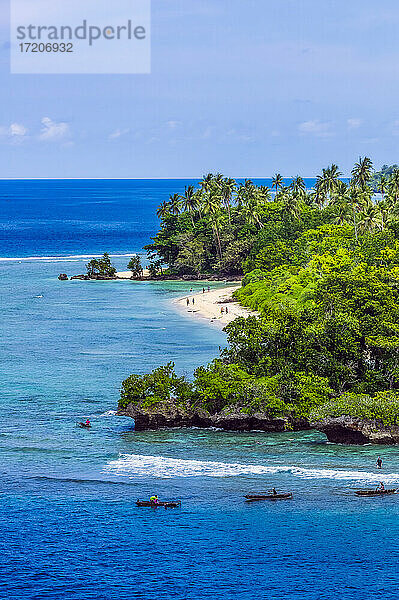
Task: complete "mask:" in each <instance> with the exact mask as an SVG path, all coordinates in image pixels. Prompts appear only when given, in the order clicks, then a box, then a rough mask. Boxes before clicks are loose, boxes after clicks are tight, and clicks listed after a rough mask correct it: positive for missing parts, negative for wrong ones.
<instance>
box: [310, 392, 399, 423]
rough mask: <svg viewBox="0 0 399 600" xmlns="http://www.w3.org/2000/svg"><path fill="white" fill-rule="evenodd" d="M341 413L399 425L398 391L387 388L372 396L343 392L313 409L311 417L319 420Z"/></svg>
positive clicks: (338, 415) (337, 415)
mask: <svg viewBox="0 0 399 600" xmlns="http://www.w3.org/2000/svg"><path fill="white" fill-rule="evenodd" d="M341 415H349V416H351V417H355V418H359V419H364V420H367V421H380V422H382V423H383V425H385V426H388V427H389V426H392V425H399V393H398V392H394V391H392V390H390V391H389V390H388V391H385V392H378V393H377V394H376V395H375V396H374V397H370V396H368V395H366V394H352V393H348V394H343V395H342V396H340V397H339V398H337V399H335V400H333V401H332V402H327V403H325V404H323V405H322V406H320V407H318V408H317V409H315V411H314V412H313V413H312V418H314V419H317V420H319V419H325V418H326V417H340V416H341Z"/></svg>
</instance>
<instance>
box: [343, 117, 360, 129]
mask: <svg viewBox="0 0 399 600" xmlns="http://www.w3.org/2000/svg"><path fill="white" fill-rule="evenodd" d="M346 123H347V125H348V128H349V129H358V127H360V126H361V124H362V123H363V121H362V120H361V119H348V120H347V122H346Z"/></svg>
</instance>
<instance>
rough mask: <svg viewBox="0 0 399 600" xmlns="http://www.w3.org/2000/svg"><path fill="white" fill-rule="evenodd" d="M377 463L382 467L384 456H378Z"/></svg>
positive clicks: (379, 467)
mask: <svg viewBox="0 0 399 600" xmlns="http://www.w3.org/2000/svg"><path fill="white" fill-rule="evenodd" d="M376 464H377V468H378V469H381V467H382V458H381V457H380V456H379V457H378V458H377V463H376Z"/></svg>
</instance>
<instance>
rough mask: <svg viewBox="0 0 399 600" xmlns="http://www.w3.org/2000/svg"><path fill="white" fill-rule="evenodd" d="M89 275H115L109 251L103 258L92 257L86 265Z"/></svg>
mask: <svg viewBox="0 0 399 600" xmlns="http://www.w3.org/2000/svg"><path fill="white" fill-rule="evenodd" d="M86 269H87V274H88V276H89V277H93V278H95V277H113V276H114V275H115V273H116V269H115V267H114V266H113V265H112V263H111V259H110V257H109V254H108V253H107V252H104V254H103V255H102V257H101V258H92V259H91V260H90V261H89V262H88V263H87V265H86Z"/></svg>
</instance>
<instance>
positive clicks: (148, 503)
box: [136, 500, 181, 508]
mask: <svg viewBox="0 0 399 600" xmlns="http://www.w3.org/2000/svg"><path fill="white" fill-rule="evenodd" d="M180 505H181V500H172V501H167V502H161V501H159V502H151V500H137V501H136V506H140V507H150V508H158V507H159V506H163V507H164V508H176V507H178V506H180Z"/></svg>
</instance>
